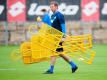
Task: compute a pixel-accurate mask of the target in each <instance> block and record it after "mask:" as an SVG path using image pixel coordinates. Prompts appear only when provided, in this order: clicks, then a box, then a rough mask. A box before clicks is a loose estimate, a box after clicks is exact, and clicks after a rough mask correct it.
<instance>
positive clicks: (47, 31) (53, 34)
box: [12, 24, 95, 64]
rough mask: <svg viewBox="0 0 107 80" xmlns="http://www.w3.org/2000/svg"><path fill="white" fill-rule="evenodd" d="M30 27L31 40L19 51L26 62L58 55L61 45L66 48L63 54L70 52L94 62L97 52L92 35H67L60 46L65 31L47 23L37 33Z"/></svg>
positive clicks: (75, 56) (39, 60) (72, 55)
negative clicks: (93, 48)
mask: <svg viewBox="0 0 107 80" xmlns="http://www.w3.org/2000/svg"><path fill="white" fill-rule="evenodd" d="M33 27H34V25H33ZM30 29H31V27H30V28H29V31H30V33H33V34H32V36H31V39H30V41H29V42H24V43H22V44H21V47H20V50H19V51H18V52H20V53H21V56H22V58H23V61H24V63H25V64H30V63H35V62H42V61H46V60H49V58H50V57H51V56H58V55H59V54H60V53H58V52H57V51H56V49H57V48H59V47H62V48H63V49H64V52H63V54H68V55H69V56H71V57H74V58H76V59H78V60H81V61H83V62H85V63H87V64H91V63H92V61H93V59H94V56H95V52H94V51H93V50H91V48H92V35H90V34H87V35H79V36H67V38H66V39H65V40H64V41H63V43H62V46H60V45H59V43H60V42H61V41H62V37H63V33H62V32H60V31H59V30H57V29H55V28H53V27H51V26H48V25H46V24H42V26H41V28H40V30H39V31H38V32H36V33H35V32H32V31H31V30H30ZM16 52H17V51H16ZM15 54H16V53H15V51H14V52H13V53H12V56H15ZM61 54H62V53H61Z"/></svg>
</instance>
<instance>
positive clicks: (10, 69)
mask: <svg viewBox="0 0 107 80" xmlns="http://www.w3.org/2000/svg"><path fill="white" fill-rule="evenodd" d="M12 70H16V69H14V68H0V71H12Z"/></svg>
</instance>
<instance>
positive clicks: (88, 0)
mask: <svg viewBox="0 0 107 80" xmlns="http://www.w3.org/2000/svg"><path fill="white" fill-rule="evenodd" d="M99 2H100V1H99V0H82V2H81V8H82V15H81V20H82V21H90V22H92V21H95V22H96V21H99V15H100V12H99Z"/></svg>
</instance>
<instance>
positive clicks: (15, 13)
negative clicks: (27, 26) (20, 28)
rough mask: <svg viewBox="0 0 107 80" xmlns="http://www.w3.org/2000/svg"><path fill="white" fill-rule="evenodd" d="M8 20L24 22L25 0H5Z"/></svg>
mask: <svg viewBox="0 0 107 80" xmlns="http://www.w3.org/2000/svg"><path fill="white" fill-rule="evenodd" d="M7 7H8V11H7V17H8V22H24V21H25V20H26V0H7Z"/></svg>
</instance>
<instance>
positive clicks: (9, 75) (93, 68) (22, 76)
mask: <svg viewBox="0 0 107 80" xmlns="http://www.w3.org/2000/svg"><path fill="white" fill-rule="evenodd" d="M18 47H19V46H0V80H106V79H107V45H106V44H103V45H94V50H95V51H96V57H95V59H94V63H93V64H92V65H88V64H84V63H82V62H80V61H77V60H75V59H73V60H74V61H75V62H76V63H77V64H78V67H79V69H78V71H77V72H76V73H74V74H72V73H71V69H70V66H69V65H68V64H67V63H66V62H65V61H64V60H63V59H61V58H59V59H57V63H56V66H55V72H54V74H43V73H44V72H45V71H46V70H47V69H48V68H49V61H47V62H41V63H36V64H30V65H26V64H23V62H22V60H18V61H12V60H11V58H10V54H11V51H12V50H14V49H17V48H18Z"/></svg>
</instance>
